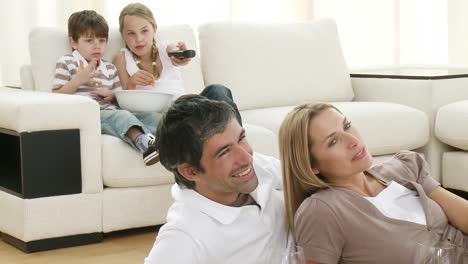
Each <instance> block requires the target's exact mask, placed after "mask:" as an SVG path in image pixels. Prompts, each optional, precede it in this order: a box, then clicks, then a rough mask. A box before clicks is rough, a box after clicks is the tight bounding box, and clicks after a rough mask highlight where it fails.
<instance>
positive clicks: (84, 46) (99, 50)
mask: <svg viewBox="0 0 468 264" xmlns="http://www.w3.org/2000/svg"><path fill="white" fill-rule="evenodd" d="M69 42H70V46H71V47H72V48H73V49H75V50H78V52H79V53H80V54H81V56H83V58H85V60H86V61H88V62H90V61H91V60H92V59H93V58H95V59H96V60H97V61H99V60H100V59H101V58H102V56H103V54H104V51H105V50H106V47H107V38H104V37H96V36H95V35H90V34H85V35H82V36H80V37H79V38H78V41H76V42H75V41H74V40H73V38H71V37H69Z"/></svg>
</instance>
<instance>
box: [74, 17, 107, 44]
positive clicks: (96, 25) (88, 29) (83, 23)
mask: <svg viewBox="0 0 468 264" xmlns="http://www.w3.org/2000/svg"><path fill="white" fill-rule="evenodd" d="M88 34H89V35H91V36H95V37H98V38H106V39H108V37H109V26H108V25H107V21H106V20H105V19H104V17H103V16H101V15H100V14H98V13H96V11H93V10H83V11H79V12H75V13H73V14H71V16H70V17H69V18H68V36H69V37H72V39H73V40H74V41H75V42H78V39H79V38H80V37H81V36H86V35H88Z"/></svg>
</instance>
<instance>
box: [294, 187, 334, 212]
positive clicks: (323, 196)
mask: <svg viewBox="0 0 468 264" xmlns="http://www.w3.org/2000/svg"><path fill="white" fill-rule="evenodd" d="M341 196H342V192H340V190H339V189H334V188H325V189H320V190H318V191H316V192H315V193H313V194H312V195H310V196H309V197H307V198H306V199H305V200H304V201H303V202H302V203H301V205H300V206H299V208H298V210H297V211H298V212H299V211H304V212H312V211H313V212H314V214H315V212H317V211H330V210H331V209H332V208H333V207H335V206H336V205H337V204H339V203H340V202H339V201H340V200H341V199H340V198H341Z"/></svg>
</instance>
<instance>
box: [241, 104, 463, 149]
mask: <svg viewBox="0 0 468 264" xmlns="http://www.w3.org/2000/svg"><path fill="white" fill-rule="evenodd" d="M332 104H333V105H335V106H336V107H337V108H338V109H340V111H342V112H343V113H344V114H345V115H346V116H347V117H348V118H349V120H350V121H351V122H352V123H353V125H356V126H357V127H358V128H359V129H360V132H361V134H362V136H363V137H364V140H365V141H366V143H367V145H368V148H369V151H370V153H371V154H372V155H383V154H391V153H395V152H398V151H399V150H402V149H415V148H418V147H421V146H423V145H424V144H425V143H426V142H427V140H428V138H429V127H428V125H429V122H428V120H427V116H426V114H425V113H423V112H422V111H420V110H417V109H415V108H411V107H408V106H404V105H400V104H394V103H384V102H339V103H332ZM293 108H294V106H284V107H270V108H260V109H255V110H245V111H242V112H241V114H242V118H243V120H244V121H245V122H247V123H250V124H255V125H259V126H263V127H266V128H268V129H270V130H271V131H273V132H274V133H276V134H278V131H279V128H280V126H281V122H282V120H283V119H284V117H285V116H286V114H287V113H288V112H289V111H291V110H292V109H293ZM265 117H270V118H265ZM271 117H274V118H271ZM377 131H378V133H377ZM467 135H468V133H467Z"/></svg>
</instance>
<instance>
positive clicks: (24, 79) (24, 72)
mask: <svg viewBox="0 0 468 264" xmlns="http://www.w3.org/2000/svg"><path fill="white" fill-rule="evenodd" d="M20 78H21V88H22V89H24V90H34V77H33V74H32V69H31V65H23V66H21V68H20Z"/></svg>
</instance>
